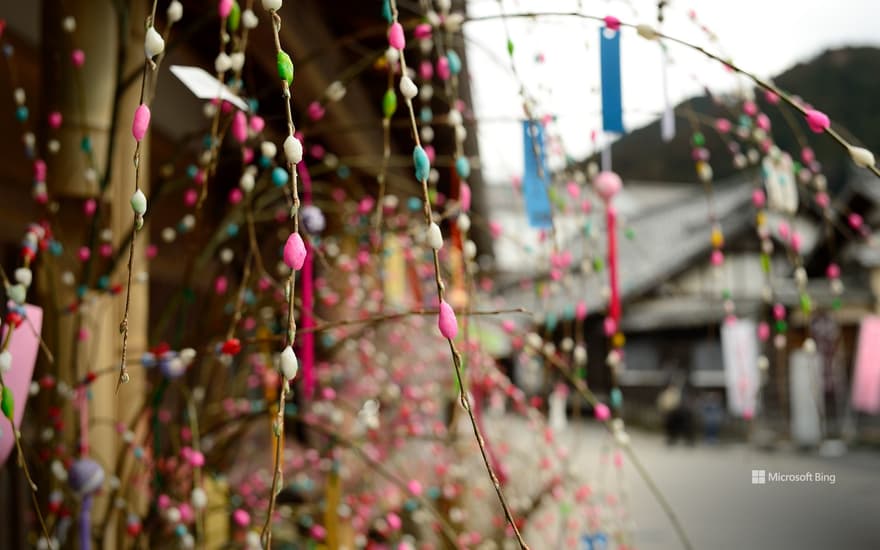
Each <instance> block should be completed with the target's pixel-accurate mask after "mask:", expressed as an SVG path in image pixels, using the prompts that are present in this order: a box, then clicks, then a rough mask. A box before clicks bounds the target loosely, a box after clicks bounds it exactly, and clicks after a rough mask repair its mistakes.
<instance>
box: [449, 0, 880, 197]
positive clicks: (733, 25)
mask: <svg viewBox="0 0 880 550" xmlns="http://www.w3.org/2000/svg"><path fill="white" fill-rule="evenodd" d="M503 4H504V10H505V13H507V14H513V13H528V12H548V11H557V12H567V11H581V12H582V13H587V14H590V15H598V16H605V15H615V16H617V17H618V18H619V19H621V20H622V21H625V22H636V23H639V22H645V23H650V24H652V25H655V24H656V13H657V12H656V6H657V2H656V0H631V1H630V2H625V1H620V0H605V1H600V0H580V1H578V0H503ZM468 5H469V7H468V10H469V15H470V16H472V17H479V16H489V15H497V14H499V13H500V10H499V2H498V1H497V0H469V2H468ZM579 6H583V7H579ZM691 9H693V10H694V11H695V12H696V15H697V21H698V23H699V24H702V25H705V26H706V27H707V28H708V29H710V30H711V31H713V32H714V33H715V34H716V35H717V38H718V40H717V42H711V41H710V40H709V38H708V37H707V35H706V34H705V33H704V32H703V31H702V30H701V29H700V27H699V25H698V24H695V23H694V22H693V21H692V20H691V19H690V18H689V16H688V12H689V11H690V10H691ZM878 21H880V0H834V1H832V0H736V1H731V0H724V1H719V0H671V2H670V7H669V8H668V9H667V12H666V18H665V23H664V26H663V30H664V32H666V33H668V34H670V35H672V36H676V37H679V38H683V39H687V40H688V41H690V42H694V43H697V44H699V45H702V46H704V47H706V48H707V49H708V50H710V51H714V52H718V53H722V54H725V55H727V56H729V57H731V58H732V59H733V61H734V62H736V63H737V64H739V65H740V66H742V67H743V68H745V69H747V70H750V71H752V72H755V73H757V74H758V75H760V76H764V77H770V76H773V75H776V74H778V73H779V72H781V71H784V70H785V69H787V68H788V67H790V66H792V65H793V64H795V63H797V62H799V61H808V60H809V59H811V58H812V57H814V56H816V55H817V54H819V53H821V52H822V51H823V50H825V49H827V48H831V47H839V46H846V45H872V46H878V47H880V32H878V31H877V29H878ZM507 26H508V28H509V30H510V34H511V38H512V40H513V42H514V44H515V61H516V65H517V69H518V71H519V73H520V76H521V77H522V80H523V81H524V84H525V86H526V89H527V90H528V91H529V93H530V94H532V95H533V96H536V97H537V98H538V99H539V101H540V105H539V108H538V113H539V114H545V113H552V114H555V115H557V116H558V125H557V126H556V132H557V133H558V134H559V135H560V136H561V138H562V140H563V143H564V145H565V149H566V151H567V152H568V153H569V154H571V155H573V156H575V157H576V158H578V157H583V156H585V155H586V154H587V153H589V152H590V151H591V142H590V133H591V131H592V130H595V129H598V128H600V127H601V115H600V111H599V107H600V97H599V95H598V92H597V90H598V86H599V49H598V33H599V30H598V29H599V25H598V23H597V22H594V21H588V20H583V19H575V18H559V17H541V18H539V19H537V20H535V19H522V18H521V19H508V20H507ZM465 36H466V41H467V43H468V49H467V55H468V63H469V66H470V76H471V86H472V90H473V101H474V110H475V112H476V115H477V117H478V118H479V119H480V125H479V140H480V158H481V161H482V165H483V175H484V177H485V179H486V180H487V181H488V182H491V183H505V182H509V181H510V179H511V177H513V176H515V175H518V174H520V173H521V171H522V137H521V135H520V132H521V130H520V126H519V123H518V122H517V118H518V117H521V116H522V107H521V105H522V102H521V100H520V98H519V94H518V85H517V83H516V80H515V79H514V78H513V76H512V74H511V72H510V69H509V64H508V62H507V52H506V45H505V44H506V39H505V34H504V24H503V23H502V21H501V20H500V19H495V20H491V21H481V22H471V23H468V24H467V25H466V27H465ZM669 52H670V57H671V59H672V64H671V65H670V68H669V91H670V99H671V101H672V103H673V104H675V103H678V102H679V101H681V100H682V99H685V98H686V97H689V96H692V95H694V94H696V93H699V91H700V90H701V88H702V86H703V85H708V86H709V87H710V88H711V89H713V90H718V91H724V90H733V89H735V88H736V87H737V86H738V85H740V84H742V83H744V81H742V80H738V79H737V77H735V76H733V75H731V74H729V73H728V72H727V71H726V70H724V69H723V68H721V67H720V66H719V65H718V64H717V63H714V62H711V61H707V60H706V59H705V58H703V57H702V56H700V55H699V54H696V53H694V52H691V51H689V50H687V49H685V48H683V47H680V46H677V45H674V44H673V45H671V46H670V49H669ZM539 54H543V57H544V61H543V62H541V63H539V62H537V61H536V58H537V56H538V55H539ZM621 58H622V59H621V65H622V79H623V106H624V123H625V125H626V127H627V129H633V128H637V127H639V126H642V125H644V124H646V123H648V122H650V121H651V120H652V119H653V118H656V117H657V116H658V114H659V112H660V111H661V110H662V108H663V99H662V97H663V96H662V86H661V78H662V76H661V75H662V73H661V70H660V59H661V56H660V49H659V46H658V45H657V44H656V43H652V42H648V41H646V40H644V39H642V38H640V37H639V36H637V35H636V33H635V31H632V30H624V31H623V35H622V38H621ZM740 78H741V77H740ZM792 91H793V92H795V93H796V92H797V90H792ZM805 99H806V100H808V101H809V99H810V98H805ZM818 107H820V108H821V105H818Z"/></svg>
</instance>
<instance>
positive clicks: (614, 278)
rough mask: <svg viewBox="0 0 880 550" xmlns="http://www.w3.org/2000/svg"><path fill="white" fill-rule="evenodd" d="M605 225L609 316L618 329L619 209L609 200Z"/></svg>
mask: <svg viewBox="0 0 880 550" xmlns="http://www.w3.org/2000/svg"><path fill="white" fill-rule="evenodd" d="M605 224H606V232H607V233H608V282H609V284H610V286H611V296H610V298H609V301H608V315H609V317H611V318H612V319H614V324H615V326H616V327H619V326H620V280H619V278H618V262H617V209H616V208H614V206H613V205H612V204H611V199H610V198H609V199H608V202H607V205H606V207H605Z"/></svg>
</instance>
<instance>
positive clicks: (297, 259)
mask: <svg viewBox="0 0 880 550" xmlns="http://www.w3.org/2000/svg"><path fill="white" fill-rule="evenodd" d="M305 261H306V245H305V243H304V242H303V240H302V237H300V236H299V233H291V234H290V237H288V238H287V243H286V244H285V245H284V263H285V264H287V267H289V268H290V269H293V270H294V271H299V270H300V269H302V266H303V264H304V263H305Z"/></svg>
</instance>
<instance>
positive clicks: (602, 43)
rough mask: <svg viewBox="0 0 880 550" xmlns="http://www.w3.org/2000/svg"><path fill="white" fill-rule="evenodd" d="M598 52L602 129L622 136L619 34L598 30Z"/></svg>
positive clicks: (609, 30)
mask: <svg viewBox="0 0 880 550" xmlns="http://www.w3.org/2000/svg"><path fill="white" fill-rule="evenodd" d="M599 52H600V61H601V66H602V129H603V130H605V131H606V132H610V133H616V134H622V133H624V130H623V100H622V98H621V85H620V32H619V31H614V30H611V29H609V28H608V27H602V28H601V29H599Z"/></svg>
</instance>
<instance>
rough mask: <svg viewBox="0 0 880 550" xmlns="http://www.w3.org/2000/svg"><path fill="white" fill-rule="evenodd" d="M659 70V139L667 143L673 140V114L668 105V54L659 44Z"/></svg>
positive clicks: (670, 106) (663, 46) (664, 47)
mask: <svg viewBox="0 0 880 550" xmlns="http://www.w3.org/2000/svg"><path fill="white" fill-rule="evenodd" d="M660 57H661V60H660V62H661V64H662V65H661V70H662V71H663V117H662V118H661V119H660V137H661V139H663V141H664V142H666V143H669V142H670V141H672V140H673V139H675V113H674V112H673V110H672V105H670V103H669V74H668V73H669V54H668V53H667V52H666V46H665V45H663V44H660Z"/></svg>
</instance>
